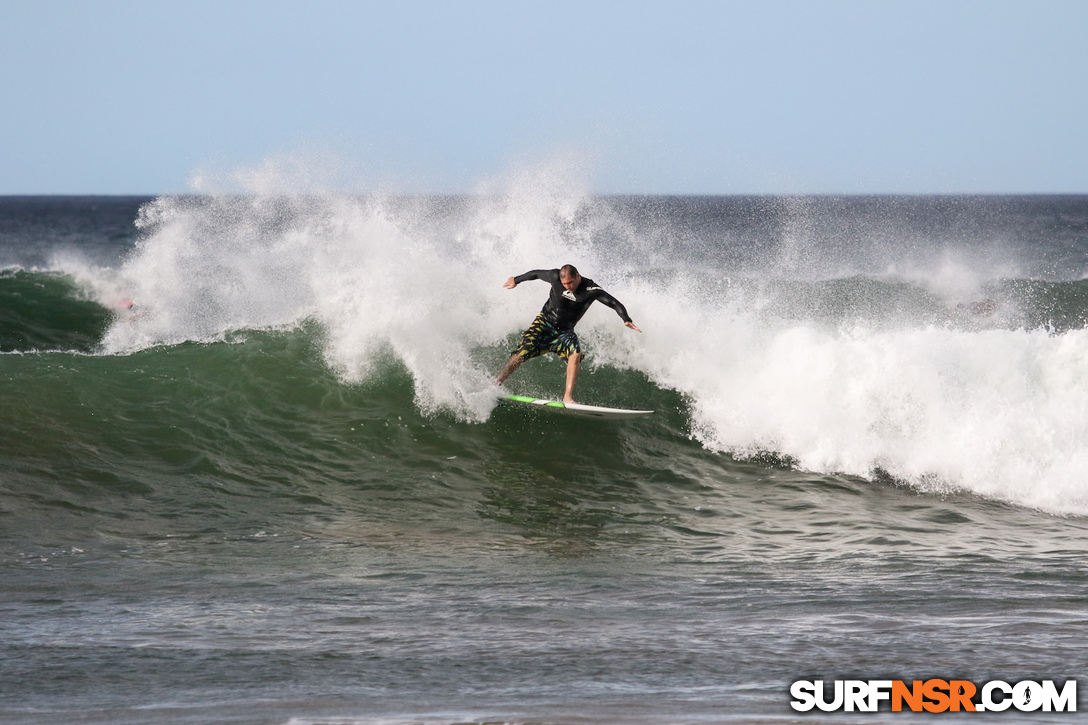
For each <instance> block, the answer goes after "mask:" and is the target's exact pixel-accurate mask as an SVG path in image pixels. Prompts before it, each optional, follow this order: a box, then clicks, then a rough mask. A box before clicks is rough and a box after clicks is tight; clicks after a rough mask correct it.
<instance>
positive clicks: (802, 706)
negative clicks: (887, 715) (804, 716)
mask: <svg viewBox="0 0 1088 725" xmlns="http://www.w3.org/2000/svg"><path fill="white" fill-rule="evenodd" d="M790 695H792V696H793V700H792V701H790V706H791V707H792V708H793V709H794V710H798V711H800V712H808V711H809V710H812V709H813V708H817V709H820V710H823V711H824V712H834V711H836V710H844V711H846V712H876V711H877V710H880V709H882V708H881V704H882V703H885V702H886V703H888V706H890V709H891V711H892V712H902V711H903V710H907V711H911V712H1001V711H1003V710H1008V709H1009V708H1010V707H1011V708H1013V709H1014V710H1019V711H1020V712H1035V711H1036V710H1042V711H1043V712H1076V711H1077V681H1076V680H1067V681H1066V682H1065V683H1064V684H1063V685H1062V687H1061V689H1060V690H1059V689H1058V686H1057V685H1056V684H1055V683H1054V681H1053V680H1042V681H1040V682H1036V681H1034V680H1024V681H1022V682H1017V683H1016V684H1009V683H1008V682H1003V681H1001V680H992V681H990V682H987V683H986V684H985V685H983V686H982V687H977V686H976V685H975V684H974V683H973V682H969V681H967V680H937V679H931V680H914V681H913V682H911V684H910V685H909V686H908V685H907V683H905V682H904V681H903V680H835V682H834V686H833V688H832V694H830V697H829V696H828V692H827V688H825V687H824V681H823V680H798V681H797V682H794V683H793V684H792V685H791V686H790ZM884 709H887V707H885V708H884Z"/></svg>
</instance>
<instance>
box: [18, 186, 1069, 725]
mask: <svg viewBox="0 0 1088 725" xmlns="http://www.w3.org/2000/svg"><path fill="white" fill-rule="evenodd" d="M575 186H576V185H575ZM572 188H573V187H572ZM1086 253H1088V197H1083V196H1075V197H845V198H836V197H720V198H719V197H677V198H673V197H629V198H628V197H599V196H593V195H589V194H582V193H578V192H577V191H576V190H571V189H568V188H567V187H566V186H565V185H564V184H561V183H559V184H557V183H549V180H547V179H543V180H542V179H531V178H530V179H525V180H522V181H521V182H519V183H512V184H511V185H510V187H509V188H506V189H503V190H502V191H498V192H494V193H488V194H479V195H470V196H458V197H413V196H396V195H377V194H375V195H369V196H345V195H333V194H312V193H307V194H301V193H299V194H292V193H282V192H277V193H261V192H260V191H250V192H249V193H237V194H219V195H216V194H208V195H202V196H179V197H163V198H100V197H94V198H71V197H55V198H54V197H47V198H29V197H7V198H0V721H2V722H5V723H50V724H51V725H53V724H57V723H281V724H283V725H318V724H321V723H328V724H330V725H332V724H336V725H370V724H378V723H424V724H427V725H437V724H440V723H485V722H486V723H497V722H503V723H711V722H727V723H741V722H745V723H746V722H760V723H792V722H807V721H819V722H849V723H859V722H877V721H879V722H896V721H911V722H922V721H930V720H944V719H948V718H950V717H951V718H956V717H957V716H951V715H947V714H945V715H931V716H926V715H921V714H914V715H912V714H904V713H891V712H881V713H875V714H867V715H863V714H858V713H829V714H820V713H807V714H802V713H798V712H795V711H794V710H793V709H792V708H791V707H790V704H789V703H790V700H791V699H792V698H791V695H790V693H789V689H790V684H791V683H792V682H794V681H796V680H802V679H805V680H813V679H823V680H825V681H830V680H838V679H903V680H906V681H910V680H914V679H928V678H943V679H951V678H960V679H969V680H971V681H972V682H975V683H984V682H987V681H989V680H995V679H1000V680H1004V681H1007V682H1016V681H1019V680H1025V679H1034V680H1041V679H1052V680H1058V681H1061V680H1068V679H1075V678H1078V677H1080V676H1082V675H1083V674H1084V673H1085V670H1086V667H1088V654H1086V652H1088V629H1086V625H1088V564H1086V561H1085V555H1086V552H1088V518H1086V516H1088V329H1086V321H1088V256H1086ZM564 263H573V264H575V265H577V266H578V267H579V268H580V269H581V271H582V272H583V273H584V274H585V275H586V276H589V277H591V278H593V279H594V280H596V281H597V282H598V283H599V284H600V285H601V286H603V287H605V288H606V289H607V290H608V291H609V292H611V293H612V294H613V295H614V296H616V297H617V298H619V299H620V300H621V301H623V303H624V304H625V305H626V307H627V308H628V310H629V311H630V313H631V316H632V317H633V319H634V321H635V323H636V324H637V325H638V326H639V327H641V328H642V330H643V334H641V335H640V334H638V333H635V332H633V331H631V330H628V329H626V328H624V327H623V326H622V325H621V324H620V321H619V320H618V318H617V317H616V316H615V314H614V313H613V312H612V311H611V310H609V309H608V308H605V307H603V306H600V305H598V306H595V307H594V308H592V309H591V310H590V311H589V313H588V314H587V315H586V317H585V318H584V319H583V321H582V323H581V324H580V325H579V328H578V331H579V335H580V337H581V340H582V343H583V347H584V349H585V350H586V353H587V356H586V360H585V363H584V365H583V370H582V375H581V378H580V380H579V387H578V390H577V395H578V397H579V399H580V400H581V401H582V402H587V403H593V404H600V405H614V406H621V407H649V408H653V409H655V410H656V411H657V413H656V414H655V415H654V416H652V417H650V418H645V419H639V420H635V421H629V422H623V423H613V422H601V421H586V420H580V419H568V418H565V417H562V416H559V415H554V414H549V413H548V412H545V411H537V410H527V409H522V408H518V407H508V406H504V405H499V404H498V403H497V398H498V390H497V389H496V388H495V386H494V385H493V383H492V381H493V376H494V373H495V371H496V370H497V369H498V367H499V366H500V365H501V364H502V362H503V361H504V359H505V357H506V356H507V355H508V353H509V350H510V349H511V348H512V347H513V345H514V344H515V343H516V341H517V339H518V335H519V334H520V332H521V330H523V329H524V328H525V327H526V326H527V325H528V323H529V322H530V321H531V320H532V318H533V316H534V315H535V314H536V312H537V311H538V310H539V308H540V306H541V305H542V304H543V301H544V299H545V297H546V294H547V288H546V287H545V286H544V285H543V284H540V283H533V282H528V283H525V284H523V285H519V286H518V288H516V289H515V290H505V289H503V288H502V283H503V281H505V280H506V278H507V277H509V276H510V275H514V274H520V273H521V272H524V271H526V270H529V269H534V268H540V267H555V266H559V265H561V264H564ZM563 370H564V368H563V365H562V364H561V363H560V362H559V361H557V360H555V359H540V360H534V361H532V362H530V363H528V364H526V365H525V366H523V368H522V369H521V370H520V371H519V372H518V373H517V374H516V375H515V376H514V377H513V378H511V380H510V381H509V382H508V384H507V387H508V388H509V389H510V390H512V391H514V392H519V393H525V394H533V395H539V396H547V397H555V396H557V395H559V394H560V393H561V391H562V382H563ZM1083 684H1084V683H1083V682H1081V685H1082V686H1083ZM1078 709H1082V708H1078ZM1077 717H1078V716H1077V715H1075V714H1067V713H1046V712H1042V711H1036V712H1020V713H1014V712H1006V713H1005V714H1004V715H997V714H994V715H990V716H989V718H990V719H997V720H1005V721H1008V722H1027V721H1031V722H1069V721H1072V720H1075V719H1076V718H1077ZM927 718H928V719H927Z"/></svg>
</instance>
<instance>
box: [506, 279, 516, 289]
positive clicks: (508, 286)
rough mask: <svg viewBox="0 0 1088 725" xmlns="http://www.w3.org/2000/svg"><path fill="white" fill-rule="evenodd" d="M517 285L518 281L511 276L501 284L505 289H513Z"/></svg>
mask: <svg viewBox="0 0 1088 725" xmlns="http://www.w3.org/2000/svg"><path fill="white" fill-rule="evenodd" d="M517 286H518V283H517V282H515V281H514V278H513V277H511V278H510V279H508V280H506V284H504V285H503V287H505V288H506V289H514V288H515V287H517Z"/></svg>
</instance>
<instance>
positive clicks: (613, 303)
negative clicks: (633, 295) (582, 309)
mask: <svg viewBox="0 0 1088 725" xmlns="http://www.w3.org/2000/svg"><path fill="white" fill-rule="evenodd" d="M597 301H598V302H600V303H601V304H603V305H608V306H609V307H611V308H612V309H614V310H615V311H616V314H617V315H619V316H620V319H621V320H623V324H624V325H626V326H627V327H630V328H631V329H632V330H634V331H635V332H642V330H640V329H638V327H636V326H635V323H633V322H631V316H630V315H629V314H627V308H626V307H624V306H623V303H622V302H620V301H619V300H617V299H616V298H615V297H613V296H612V295H610V294H608V293H607V292H605V291H604V290H603V289H602V290H598V291H597Z"/></svg>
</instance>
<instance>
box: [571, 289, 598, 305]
mask: <svg viewBox="0 0 1088 725" xmlns="http://www.w3.org/2000/svg"><path fill="white" fill-rule="evenodd" d="M599 289H600V287H586V292H592V291H593V290H599ZM563 296H564V297H566V298H567V299H568V300H570V301H571V302H577V301H578V298H577V297H576V296H575V295H574V292H572V291H571V290H569V289H567V290H563Z"/></svg>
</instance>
